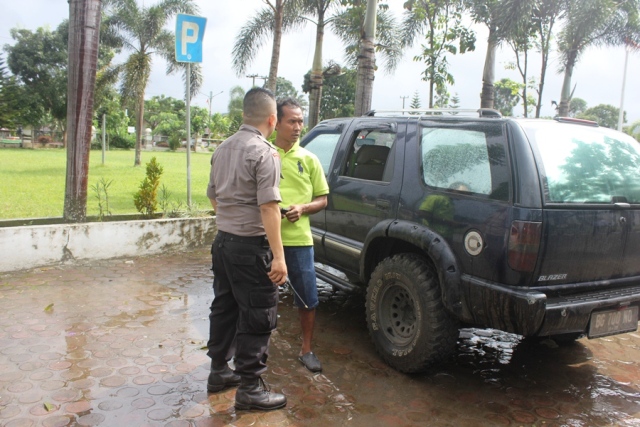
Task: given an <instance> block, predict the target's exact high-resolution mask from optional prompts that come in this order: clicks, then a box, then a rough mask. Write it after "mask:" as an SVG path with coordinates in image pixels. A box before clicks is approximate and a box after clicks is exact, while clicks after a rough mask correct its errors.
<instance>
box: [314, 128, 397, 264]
mask: <svg viewBox="0 0 640 427" xmlns="http://www.w3.org/2000/svg"><path fill="white" fill-rule="evenodd" d="M404 129H405V125H399V124H398V123H397V122H396V121H395V120H393V119H356V120H354V122H353V123H352V125H351V127H350V128H349V129H348V130H347V133H346V134H345V136H344V138H345V140H344V142H343V144H342V145H341V147H340V150H339V151H338V152H337V153H336V158H335V161H334V164H333V169H332V170H331V175H330V179H331V192H330V194H329V198H328V206H327V209H326V212H325V215H326V233H325V238H324V239H325V240H324V246H325V251H326V252H325V255H326V258H327V261H328V263H329V264H330V265H333V266H335V267H337V268H339V269H341V270H345V271H348V272H351V273H353V274H356V275H357V274H358V273H359V261H360V252H361V251H362V247H363V243H364V241H365V239H366V237H367V234H368V233H369V231H370V230H371V229H372V228H373V227H374V226H375V225H376V224H378V223H379V222H380V221H382V220H385V219H388V218H395V217H396V214H397V210H398V201H399V195H400V188H401V184H402V171H403V168H402V161H403V157H404V155H403V152H404V149H403V145H404V144H403V135H404Z"/></svg>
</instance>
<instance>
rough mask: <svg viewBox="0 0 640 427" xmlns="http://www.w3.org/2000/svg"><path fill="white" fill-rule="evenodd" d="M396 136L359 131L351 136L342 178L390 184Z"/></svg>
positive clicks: (388, 133)
mask: <svg viewBox="0 0 640 427" xmlns="http://www.w3.org/2000/svg"><path fill="white" fill-rule="evenodd" d="M395 140H396V134H395V133H392V132H388V131H387V132H382V131H378V130H366V129H363V130H360V131H357V132H355V133H354V134H353V136H352V139H351V145H350V147H349V152H348V155H347V162H346V163H345V165H344V168H343V170H342V172H341V175H342V176H348V177H351V178H358V179H366V180H369V181H381V182H390V181H391V178H392V177H393V156H394V149H393V147H394V143H395Z"/></svg>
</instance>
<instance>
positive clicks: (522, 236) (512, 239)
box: [508, 221, 542, 273]
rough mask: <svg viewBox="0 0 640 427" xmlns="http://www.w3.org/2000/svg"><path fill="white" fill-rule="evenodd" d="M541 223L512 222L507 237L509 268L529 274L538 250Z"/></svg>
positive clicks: (534, 264) (533, 266) (536, 258)
mask: <svg viewBox="0 0 640 427" xmlns="http://www.w3.org/2000/svg"><path fill="white" fill-rule="evenodd" d="M541 234H542V223H541V222H530V221H513V222H512V223H511V234H510V235H509V253H508V257H509V258H508V259H509V267H511V268H513V269H514V270H516V271H523V272H526V273H531V272H532V271H533V269H534V268H535V267H536V261H537V260H538V250H539V249H540V236H541Z"/></svg>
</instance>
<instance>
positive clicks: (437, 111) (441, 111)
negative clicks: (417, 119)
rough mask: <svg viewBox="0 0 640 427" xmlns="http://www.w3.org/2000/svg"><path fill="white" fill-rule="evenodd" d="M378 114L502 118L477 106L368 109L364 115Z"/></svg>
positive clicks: (499, 114) (488, 109) (490, 109)
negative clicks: (469, 107)
mask: <svg viewBox="0 0 640 427" xmlns="http://www.w3.org/2000/svg"><path fill="white" fill-rule="evenodd" d="M378 114H383V115H384V114H388V115H399V114H408V115H415V116H440V115H442V116H444V115H447V116H455V115H458V114H462V115H470V114H478V116H479V117H493V118H502V113H500V111H498V110H494V109H492V108H478V109H475V110H474V109H465V108H429V109H402V110H370V111H367V112H366V113H365V114H364V115H365V116H368V117H374V116H376V115H378Z"/></svg>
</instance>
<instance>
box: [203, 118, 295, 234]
mask: <svg viewBox="0 0 640 427" xmlns="http://www.w3.org/2000/svg"><path fill="white" fill-rule="evenodd" d="M279 185H280V157H279V156H278V152H277V151H276V150H275V149H274V148H273V146H272V145H271V144H270V143H269V142H268V141H267V140H266V139H265V138H264V137H263V136H262V134H261V133H260V131H259V130H258V129H256V128H255V127H253V126H249V125H246V124H243V125H242V126H240V129H239V130H238V132H236V133H235V134H233V135H232V136H230V137H229V138H228V139H226V140H225V141H224V142H223V143H222V144H220V146H219V147H218V148H216V150H215V151H214V153H213V156H212V158H211V175H210V178H209V186H208V187H207V196H208V197H209V198H210V199H213V200H215V201H216V206H217V208H216V225H217V226H218V230H221V231H225V232H227V233H232V234H236V235H239V236H263V235H264V234H265V231H264V226H263V225H262V218H261V216H260V205H263V204H265V203H269V202H274V201H275V202H280V201H281V200H282V198H281V197H280V190H279Z"/></svg>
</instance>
